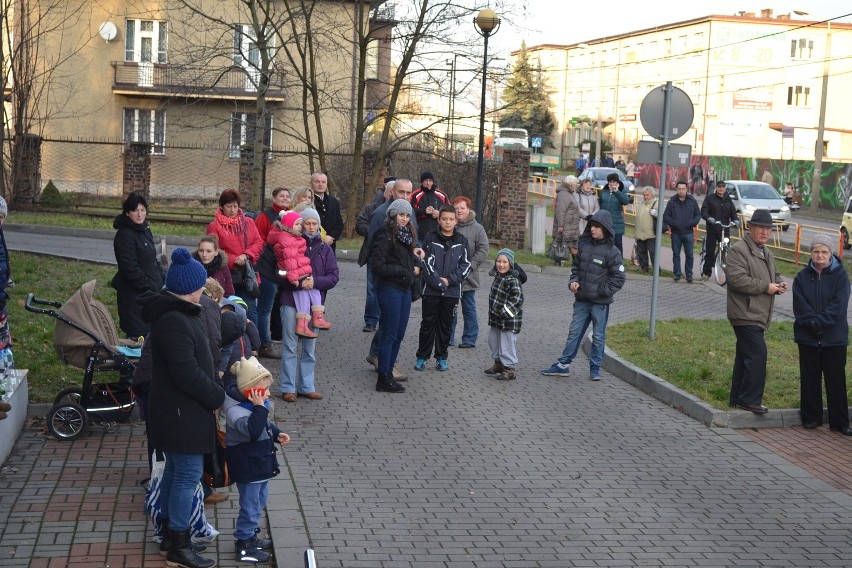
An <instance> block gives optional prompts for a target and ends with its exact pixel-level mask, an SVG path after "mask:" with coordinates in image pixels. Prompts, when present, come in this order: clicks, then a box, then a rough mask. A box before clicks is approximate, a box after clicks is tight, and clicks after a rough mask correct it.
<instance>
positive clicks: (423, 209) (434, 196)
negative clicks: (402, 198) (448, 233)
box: [411, 172, 449, 246]
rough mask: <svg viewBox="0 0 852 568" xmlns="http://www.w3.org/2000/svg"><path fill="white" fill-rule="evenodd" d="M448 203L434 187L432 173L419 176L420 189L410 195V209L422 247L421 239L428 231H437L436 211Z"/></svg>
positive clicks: (444, 195)
mask: <svg viewBox="0 0 852 568" xmlns="http://www.w3.org/2000/svg"><path fill="white" fill-rule="evenodd" d="M448 203H449V200H448V199H447V194H446V193H444V192H443V191H441V190H440V189H438V188H437V186H436V185H435V176H433V175H432V172H423V173H422V174H420V187H419V188H417V190H416V191H415V192H414V193H412V194H411V207H412V209H414V217H415V218H416V219H417V223H416V225H415V226H416V227H417V241H418V245H419V246H423V239H424V238H426V235H427V234H428V233H429V231H434V230H437V229H438V210H439V209H440V208H441V207H442V206H444V205H447V204H448Z"/></svg>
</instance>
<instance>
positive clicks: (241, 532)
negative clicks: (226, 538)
mask: <svg viewBox="0 0 852 568" xmlns="http://www.w3.org/2000/svg"><path fill="white" fill-rule="evenodd" d="M237 491H239V492H240V514H239V515H238V516H237V523H236V525H235V526H234V538H235V539H237V540H249V539H250V538H252V537H254V535H255V529H256V528H258V526H259V523H260V516H261V515H262V514H263V509H264V507H266V500H267V499H268V497H269V482H268V481H261V482H259V483H241V482H239V481H238V482H237Z"/></svg>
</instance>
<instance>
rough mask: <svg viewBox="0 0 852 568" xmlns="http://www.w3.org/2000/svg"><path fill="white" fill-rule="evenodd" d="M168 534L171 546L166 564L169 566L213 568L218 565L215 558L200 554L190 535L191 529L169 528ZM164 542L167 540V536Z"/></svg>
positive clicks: (171, 567) (175, 567)
mask: <svg viewBox="0 0 852 568" xmlns="http://www.w3.org/2000/svg"><path fill="white" fill-rule="evenodd" d="M166 534H167V535H168V542H169V545H170V546H171V548H169V552H168V554H167V555H166V566H168V567H169V568H212V567H213V566H216V561H215V560H213V559H211V558H204V557H203V556H199V555H198V553H197V552H196V551H195V548H193V546H192V540H190V537H189V529H187V530H185V531H180V532H177V531H173V530H169V531H168V532H167V533H166ZM163 542H166V538H165V537H164V538H163ZM161 546H162V545H161Z"/></svg>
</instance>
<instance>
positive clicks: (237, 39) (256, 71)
mask: <svg viewBox="0 0 852 568" xmlns="http://www.w3.org/2000/svg"><path fill="white" fill-rule="evenodd" d="M268 41H269V47H268V48H267V49H268V51H269V62H270V70H271V69H272V63H273V61H274V57H275V36H274V35H271V36H270V37H269V39H268ZM232 51H233V53H232V59H233V62H234V65H236V66H237V67H242V68H243V69H244V70H245V72H246V86H245V89H246V91H257V85H258V84H259V83H260V50H259V49H258V47H257V36H256V35H255V33H254V27H253V26H252V25H251V24H234V43H233V50H232Z"/></svg>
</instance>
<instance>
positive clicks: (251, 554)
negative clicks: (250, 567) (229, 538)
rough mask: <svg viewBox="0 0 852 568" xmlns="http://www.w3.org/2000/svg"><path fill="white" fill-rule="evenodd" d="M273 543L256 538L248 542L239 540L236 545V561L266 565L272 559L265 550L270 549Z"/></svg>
mask: <svg viewBox="0 0 852 568" xmlns="http://www.w3.org/2000/svg"><path fill="white" fill-rule="evenodd" d="M271 546H272V541H271V540H267V539H259V538H257V537H256V536H255V537H252V538H250V539H248V540H238V541H237V542H236V544H235V545H234V550H235V552H236V559H237V560H238V561H240V562H251V563H253V564H265V563H267V562H269V559H270V558H272V557H271V556H270V554H269V553H268V552H264V550H263V549H264V548H270V547H271Z"/></svg>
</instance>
